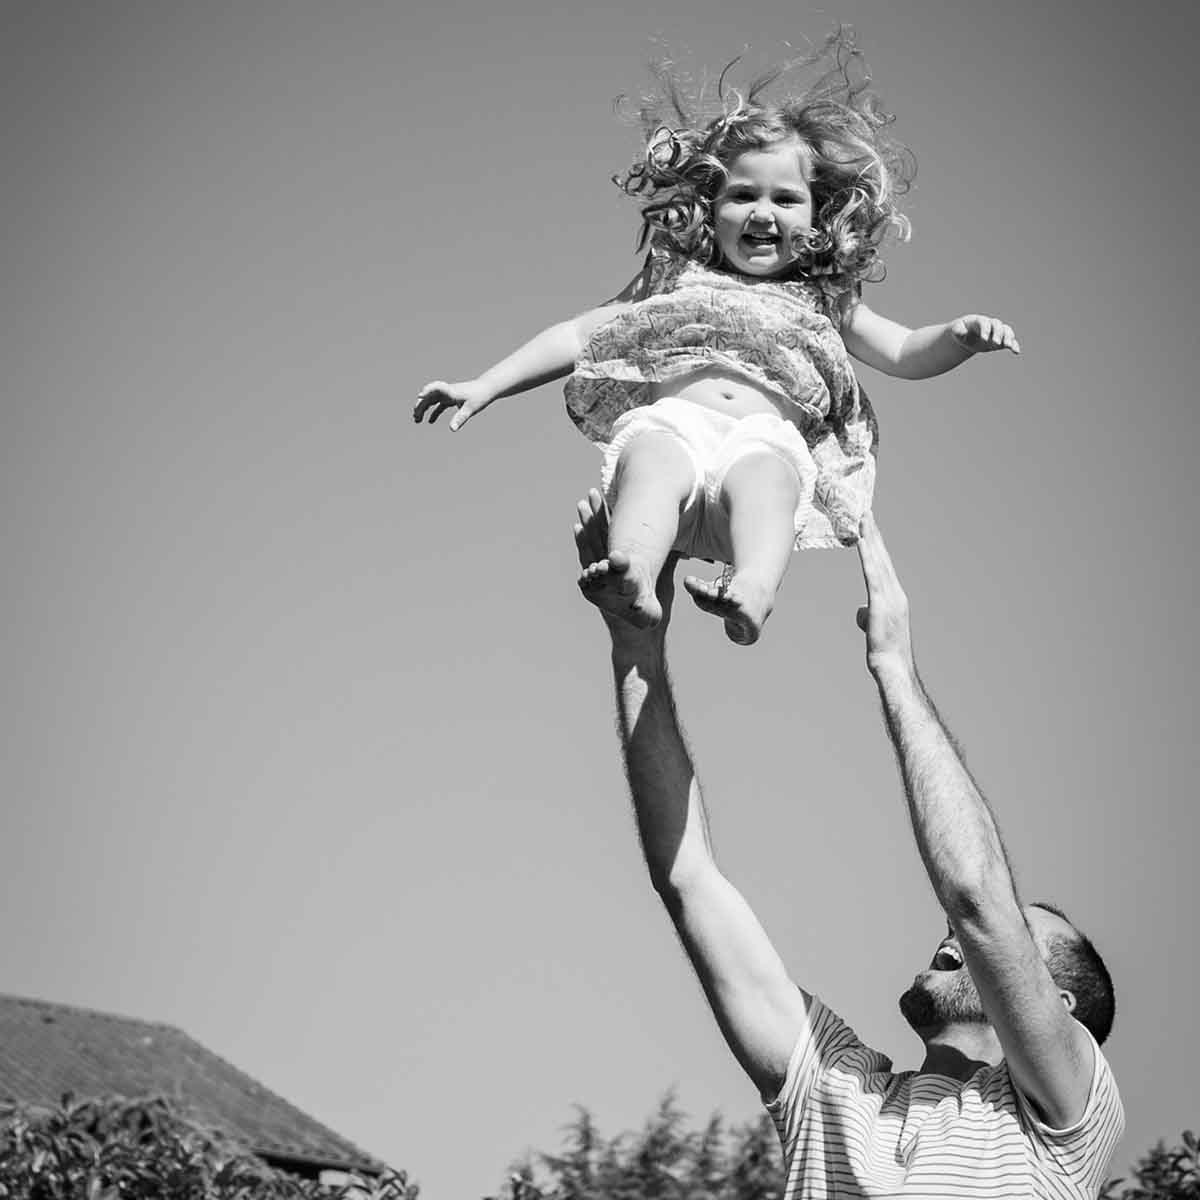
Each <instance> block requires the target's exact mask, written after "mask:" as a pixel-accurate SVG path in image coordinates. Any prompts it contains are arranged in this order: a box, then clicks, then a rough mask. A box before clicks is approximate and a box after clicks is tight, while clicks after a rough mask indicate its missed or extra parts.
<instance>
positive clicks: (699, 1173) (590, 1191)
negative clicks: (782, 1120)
mask: <svg viewBox="0 0 1200 1200" xmlns="http://www.w3.org/2000/svg"><path fill="white" fill-rule="evenodd" d="M782 1194H783V1157H782V1154H781V1152H780V1149H779V1137H778V1135H777V1134H776V1132H775V1128H774V1126H773V1125H772V1124H771V1121H770V1118H769V1117H767V1116H766V1114H765V1113H764V1114H763V1115H762V1116H761V1117H760V1118H759V1119H758V1120H757V1121H753V1122H750V1123H748V1124H746V1125H740V1126H734V1127H732V1128H730V1129H726V1127H725V1125H724V1122H723V1121H722V1119H721V1118H720V1117H719V1116H713V1117H711V1118H710V1119H709V1121H708V1123H707V1124H706V1125H705V1126H704V1127H703V1128H702V1129H690V1128H688V1127H687V1120H686V1116H685V1114H684V1113H683V1112H682V1111H681V1110H680V1108H679V1106H678V1105H677V1104H676V1102H675V1097H674V1095H672V1094H670V1093H668V1094H667V1095H666V1096H665V1097H664V1098H663V1099H662V1101H661V1102H660V1103H659V1105H658V1108H657V1110H656V1111H655V1112H654V1114H653V1115H652V1116H651V1117H650V1119H649V1120H648V1121H647V1122H646V1123H645V1125H643V1127H642V1128H641V1130H639V1131H638V1132H636V1133H622V1134H618V1135H617V1136H616V1137H613V1138H605V1137H603V1136H602V1135H601V1133H600V1132H599V1130H598V1129H597V1128H596V1124H595V1122H594V1121H593V1119H592V1116H591V1114H590V1113H589V1112H588V1111H587V1109H584V1108H580V1109H577V1110H576V1116H575V1119H574V1120H573V1121H572V1122H571V1123H570V1124H569V1125H568V1126H567V1127H566V1130H565V1133H564V1138H563V1145H562V1148H561V1150H560V1151H559V1152H558V1153H557V1154H538V1155H536V1156H535V1157H534V1158H532V1159H530V1160H526V1161H524V1162H522V1163H519V1164H518V1165H517V1166H516V1168H515V1169H514V1170H513V1173H512V1174H511V1175H510V1176H509V1178H508V1181H507V1182H506V1184H505V1186H504V1188H503V1189H502V1191H501V1192H500V1194H499V1195H498V1196H496V1197H491V1198H490V1200H778V1197H780V1196H781V1195H782Z"/></svg>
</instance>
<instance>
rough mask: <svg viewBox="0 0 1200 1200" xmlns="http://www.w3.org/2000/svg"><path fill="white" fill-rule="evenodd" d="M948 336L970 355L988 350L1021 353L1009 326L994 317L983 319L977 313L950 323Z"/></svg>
mask: <svg viewBox="0 0 1200 1200" xmlns="http://www.w3.org/2000/svg"><path fill="white" fill-rule="evenodd" d="M950 336H951V337H952V338H953V339H954V340H955V342H956V343H957V344H958V345H960V346H961V347H962V348H963V349H964V350H966V351H968V352H970V353H971V354H985V353H987V352H988V351H989V350H1011V351H1012V352H1013V353H1014V354H1020V353H1021V344H1020V342H1018V341H1017V335H1016V334H1015V333H1013V331H1012V326H1011V325H1005V323H1004V322H1003V321H1000V320H997V319H996V318H995V317H983V316H980V315H979V313H968V314H967V315H966V316H965V317H959V318H958V320H957V321H952V322H951V323H950Z"/></svg>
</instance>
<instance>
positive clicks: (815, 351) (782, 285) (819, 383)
mask: <svg viewBox="0 0 1200 1200" xmlns="http://www.w3.org/2000/svg"><path fill="white" fill-rule="evenodd" d="M838 321H839V309H838V297H837V295H836V293H834V292H833V291H832V290H831V289H830V288H829V287H828V286H827V285H823V284H822V283H821V282H820V281H819V280H816V279H814V280H809V279H797V280H776V279H759V278H754V277H751V276H743V275H734V274H730V273H729V272H726V271H717V270H713V269H712V268H710V267H704V266H701V265H700V264H699V263H697V262H694V261H693V260H691V259H689V258H687V257H685V256H684V255H682V254H679V253H678V252H676V251H674V250H668V249H663V248H656V249H654V250H652V251H651V253H650V256H649V258H648V259H647V262H646V269H645V270H644V271H643V273H642V275H641V277H640V279H639V281H638V285H637V291H636V292H635V299H634V302H633V304H632V305H631V306H630V307H628V308H625V309H623V310H621V311H619V312H618V313H617V314H616V315H615V316H614V317H613V319H612V320H611V321H608V322H606V323H605V324H604V325H602V326H600V327H599V328H598V329H597V330H596V331H595V332H594V333H593V334H592V336H591V338H590V339H589V340H588V343H587V345H586V346H585V347H584V349H583V352H582V353H581V354H580V356H579V359H578V361H577V362H576V363H575V369H574V371H573V373H572V374H571V376H570V378H569V379H568V380H567V384H566V389H565V391H566V400H567V411H568V413H569V414H570V416H571V419H572V420H573V421H574V422H575V424H576V425H577V426H578V427H579V429H580V431H581V432H582V433H583V434H584V435H585V436H586V437H588V438H589V439H590V440H592V441H593V442H597V443H599V444H601V445H604V444H606V443H607V442H608V440H609V438H610V436H611V432H612V426H613V422H614V421H615V420H616V419H617V418H618V417H619V416H620V415H621V414H622V413H625V412H628V411H629V410H630V409H633V408H637V407H640V406H641V405H645V404H650V403H652V402H653V395H654V394H653V390H652V385H654V384H662V383H667V382H668V381H670V380H672V379H682V378H683V377H684V376H687V375H690V374H693V373H694V372H696V371H698V370H702V369H704V368H706V367H720V368H723V369H726V370H730V371H734V372H736V373H738V374H741V375H744V376H745V377H746V379H747V380H748V381H749V382H750V383H752V384H754V385H755V386H756V387H759V388H761V389H762V391H763V392H764V393H765V394H766V395H767V396H769V397H770V399H771V400H772V401H773V402H774V403H775V404H776V405H777V407H778V409H779V413H780V415H781V416H782V417H783V419H784V420H786V421H790V422H791V423H792V424H794V425H795V426H796V427H797V428H798V429H799V430H800V432H801V434H802V435H803V436H804V440H805V442H806V443H807V445H808V449H809V452H810V453H811V454H812V457H813V463H814V466H815V467H816V472H815V483H814V485H813V496H812V503H813V513H812V517H811V519H810V520H809V521H808V523H807V525H806V526H805V528H804V530H803V531H802V532H801V533H800V534H799V535H798V537H797V539H796V546H797V548H798V549H801V548H813V547H828V546H837V545H852V544H853V543H854V542H856V541H857V540H858V527H859V522H860V521H861V520H862V518H863V516H864V514H866V513H867V512H868V511H869V510H870V507H871V497H872V494H873V492H874V487H875V448H876V444H877V441H878V431H877V429H876V425H875V414H874V412H873V411H872V410H871V405H870V403H869V401H868V400H867V396H866V393H865V392H864V391H863V390H862V389H861V388H860V387H859V385H858V380H857V379H856V378H855V375H854V370H853V368H852V367H851V365H850V359H849V356H848V355H847V353H846V347H845V345H844V344H843V342H842V339H841V336H840V334H839V333H838Z"/></svg>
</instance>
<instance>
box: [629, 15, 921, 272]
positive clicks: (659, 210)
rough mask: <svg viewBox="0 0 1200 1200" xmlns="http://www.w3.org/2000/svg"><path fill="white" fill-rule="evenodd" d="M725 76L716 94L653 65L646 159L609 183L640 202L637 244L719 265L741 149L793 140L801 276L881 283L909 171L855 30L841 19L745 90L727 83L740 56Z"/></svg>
mask: <svg viewBox="0 0 1200 1200" xmlns="http://www.w3.org/2000/svg"><path fill="white" fill-rule="evenodd" d="M739 61H740V60H739V59H734V60H733V61H732V62H731V63H729V64H728V65H727V66H726V67H725V69H724V70H723V71H722V72H721V75H720V78H719V79H718V81H717V85H716V95H715V97H707V96H706V95H705V89H703V88H701V89H698V90H697V92H696V94H695V95H692V96H689V95H687V94H685V91H684V87H683V85H682V83H681V82H680V80H679V78H678V77H677V75H676V74H675V72H674V71H673V70H672V68H671V66H670V65H669V64H667V63H663V64H659V65H658V66H656V67H655V75H656V77H657V80H658V83H659V88H660V90H659V92H658V93H657V94H655V95H653V96H650V97H647V98H645V99H643V101H642V102H641V104H640V105H639V107H638V109H637V118H638V120H639V121H640V123H641V125H642V128H643V131H644V133H645V135H646V148H645V151H644V153H643V155H642V157H641V158H640V159H639V160H638V161H637V162H635V163H634V164H633V166H631V167H630V168H629V169H628V170H627V171H626V172H625V173H624V174H623V175H615V176H613V182H614V183H615V184H616V185H617V186H618V187H619V188H621V190H622V191H624V192H625V193H626V194H627V195H629V196H634V197H639V198H646V202H645V203H644V204H643V205H642V231H641V237H640V238H639V241H638V246H639V248H641V247H643V246H645V244H646V243H647V241H649V242H651V243H652V244H662V243H664V242H665V244H667V245H669V246H672V247H673V248H674V249H676V250H678V251H680V252H681V253H683V254H686V255H687V256H688V257H690V258H695V259H698V260H699V261H700V262H702V263H704V264H705V265H709V266H717V267H719V266H720V265H721V258H722V256H721V251H720V247H719V246H718V244H717V239H716V235H715V231H714V228H713V211H712V210H713V203H714V201H715V199H716V197H717V195H718V194H719V192H720V190H721V187H722V185H723V183H724V181H725V179H726V176H727V168H728V167H729V165H730V163H732V161H733V160H734V159H735V158H736V157H737V156H738V155H739V154H741V153H743V152H744V151H746V150H761V149H764V148H766V147H768V146H774V145H777V144H778V143H780V142H786V141H790V140H793V139H798V140H799V141H801V142H802V143H803V144H804V146H805V147H806V148H807V152H808V156H809V160H810V165H811V172H812V176H811V179H810V180H809V187H810V189H811V191H812V197H813V214H814V215H813V228H812V230H811V231H810V232H809V233H808V234H806V235H805V236H804V238H803V239H802V243H801V244H800V245H798V246H797V247H796V249H797V251H798V256H797V273H798V274H800V275H808V276H814V275H820V276H824V277H825V278H826V279H827V280H828V283H829V284H830V285H832V286H833V287H834V288H835V289H838V290H841V289H850V288H853V287H855V286H856V285H857V284H858V283H859V282H861V281H863V280H870V281H877V280H879V279H882V278H883V274H884V268H883V263H882V261H881V260H880V258H879V247H880V243H881V242H882V241H883V238H884V236H885V235H886V234H887V233H888V232H889V231H892V232H894V233H895V234H896V235H897V236H898V238H899V239H900V240H902V241H903V240H906V239H907V238H908V235H909V223H908V219H907V217H905V216H903V214H901V213H900V212H899V211H898V210H897V208H896V197H897V196H899V195H902V194H903V193H904V192H906V191H907V190H908V187H909V184H910V183H911V181H912V178H913V176H914V175H915V173H916V163H915V160H914V159H913V156H912V153H911V152H910V151H909V150H908V149H906V148H905V147H904V146H902V145H899V144H897V143H894V142H891V141H889V140H888V139H886V138H885V137H884V136H883V132H884V130H885V129H886V127H887V126H888V125H890V124H891V122H892V120H893V119H894V118H893V117H892V116H891V114H889V113H887V112H885V111H884V110H883V109H882V107H881V106H880V103H879V100H878V98H877V97H876V96H875V94H874V93H873V92H872V91H871V89H870V83H871V77H870V75H869V73H868V72H867V69H866V64H865V63H864V61H863V56H862V51H861V50H859V49H858V47H857V46H856V44H855V41H854V34H853V31H852V30H850V29H848V28H847V27H845V26H839V27H838V28H837V29H836V30H835V31H834V32H833V33H832V34H830V35H829V37H828V38H827V39H826V40H825V42H824V44H823V45H822V46H820V47H819V48H818V49H817V50H815V51H814V52H813V53H812V54H810V55H806V56H804V57H802V58H797V59H792V60H789V61H788V62H785V63H782V64H780V65H779V66H777V67H775V68H773V69H772V70H770V71H768V72H766V73H765V74H763V75H760V76H759V77H758V78H756V79H755V80H754V81H753V82H752V83H751V84H750V85H749V87H748V88H747V90H746V92H745V94H743V93H741V92H739V91H738V90H736V89H734V88H731V87H727V86H726V77H727V76H728V75H729V73H730V70H731V69H732V68H733V67H734V66H735V65H736V63H737V62H739ZM812 68H822V69H821V71H820V74H819V77H818V78H817V79H816V81H815V82H814V83H812V84H811V85H810V86H809V87H808V88H806V89H805V90H804V91H803V93H801V94H800V95H799V96H787V97H785V98H784V99H782V100H780V101H779V102H777V103H767V102H766V101H765V100H764V99H762V97H763V93H764V92H765V91H766V90H767V89H768V88H769V87H770V86H771V85H772V84H774V83H776V81H778V80H779V79H780V78H781V77H782V76H785V75H789V74H791V73H792V72H794V71H797V70H807V69H812Z"/></svg>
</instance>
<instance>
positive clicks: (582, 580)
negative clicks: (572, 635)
mask: <svg viewBox="0 0 1200 1200" xmlns="http://www.w3.org/2000/svg"><path fill="white" fill-rule="evenodd" d="M579 590H580V591H581V592H582V593H583V594H584V596H586V597H587V599H589V600H590V601H591V602H592V603H593V604H594V605H595V606H596V607H597V608H599V609H601V610H602V611H604V612H606V613H608V614H609V615H610V616H614V617H620V618H621V620H623V621H628V622H629V624H630V625H634V626H636V627H637V628H638V629H651V628H653V627H654V626H655V625H657V624H658V623H659V622H660V621H661V620H662V615H663V612H662V605H661V604H660V603H659V601H658V597H657V596H656V595H655V594H654V580H653V579H651V578H650V574H649V572H648V571H647V570H646V569H645V567H642V566H640V565H638V564H636V563H633V562H631V561H630V558H629V555H628V554H624V553H622V552H621V551H620V550H614V551H613V552H612V553H611V554H609V556H608V557H607V558H602V559H599V560H598V561H596V562H593V563H590V564H588V565H587V566H585V567H584V568H583V570H582V571H581V572H580V573H579Z"/></svg>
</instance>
